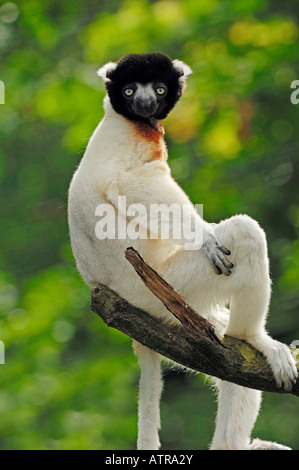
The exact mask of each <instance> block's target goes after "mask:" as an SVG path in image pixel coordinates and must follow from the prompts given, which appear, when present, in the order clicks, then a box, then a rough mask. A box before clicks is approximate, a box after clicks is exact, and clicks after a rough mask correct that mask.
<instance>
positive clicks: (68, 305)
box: [0, 0, 299, 449]
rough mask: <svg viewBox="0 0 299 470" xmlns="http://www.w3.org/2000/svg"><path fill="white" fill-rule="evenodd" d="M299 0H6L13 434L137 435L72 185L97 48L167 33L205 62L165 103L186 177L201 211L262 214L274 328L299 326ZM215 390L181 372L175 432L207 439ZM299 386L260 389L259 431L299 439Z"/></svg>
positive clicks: (4, 265) (3, 408) (2, 277)
mask: <svg viewBox="0 0 299 470" xmlns="http://www.w3.org/2000/svg"><path fill="white" fill-rule="evenodd" d="M296 16H298V5H297V3H296V0H288V2H283V1H281V0H274V1H271V2H270V1H269V0H205V1H197V0H182V1H179V0H160V1H149V0H148V1H147V0H138V1H137V0H130V1H128V0H126V1H117V0H112V1H108V0H103V1H98V0H77V1H76V2H74V1H71V0H64V1H63V2H60V1H57V0H45V1H43V2H41V1H38V0H20V1H16V2H14V3H12V2H9V3H1V5H0V80H2V81H3V82H4V84H5V105H1V106H0V139H1V146H0V183H1V196H0V204H1V219H2V224H1V233H0V243H1V251H0V269H1V274H0V311H1V317H0V323H1V330H0V331H1V338H0V339H1V340H2V341H4V343H5V347H6V364H5V365H1V368H0V377H1V379H0V383H1V386H0V448H2V449H134V448H135V439H136V422H137V418H136V396H137V391H136V385H137V381H138V367H137V364H136V360H135V358H134V356H133V353H132V348H131V341H130V340H129V338H127V337H125V336H124V335H122V334H121V333H118V332H116V331H110V330H109V329H108V328H107V327H106V326H105V325H103V324H102V322H101V321H100V320H99V319H98V318H96V316H95V315H94V314H92V313H91V312H90V311H89V289H88V288H87V287H86V286H85V285H83V282H82V281H81V279H80V278H79V276H78V274H77V272H76V270H75V268H74V262H73V259H72V255H71V251H70V246H69V239H68V228H67V220H66V201H67V190H68V185H69V182H70V179H71V177H72V174H73V171H74V169H75V167H76V165H77V164H78V162H79V160H80V158H81V156H82V154H83V151H84V147H85V146H86V143H87V140H88V138H89V137H90V135H91V133H92V132H93V130H94V128H95V126H96V125H97V123H98V121H99V120H100V119H101V117H102V116H103V109H102V100H103V97H104V89H103V86H102V85H101V83H100V82H99V80H98V78H97V76H96V69H97V67H98V66H99V65H101V64H103V63H105V62H106V61H109V60H117V59H119V58H120V57H121V56H123V55H125V54H127V53H130V52H135V53H142V52H151V51H161V52H164V53H166V54H168V55H169V56H171V57H172V58H179V59H181V60H184V61H186V62H187V63H188V64H189V65H190V66H191V67H192V69H193V71H194V75H193V76H191V77H190V79H189V82H188V88H187V90H186V92H185V96H184V98H183V99H182V100H181V101H180V103H179V104H178V106H177V108H176V109H175V110H174V111H173V113H172V114H171V115H170V116H169V117H168V118H167V119H166V121H165V128H166V136H167V143H168V147H169V153H170V166H171V168H172V172H173V175H174V177H175V178H176V179H177V180H178V182H179V183H180V184H181V185H182V186H183V187H184V189H185V190H186V192H187V193H188V194H189V196H190V197H191V199H192V200H193V202H194V203H203V204H204V216H205V218H206V219H207V220H209V221H214V222H217V221H219V220H220V219H221V218H225V217H229V216H231V215H233V214H235V213H247V214H249V215H251V216H252V217H254V218H255V219H257V220H258V221H259V222H260V224H261V225H262V226H263V227H264V229H265V230H266V233H267V236H268V241H269V252H270V258H271V266H272V277H273V281H274V284H273V291H274V292H273V300H272V305H271V317H270V320H269V330H270V332H271V333H272V335H274V336H275V337H277V338H279V339H281V340H283V341H285V342H288V343H290V342H291V341H292V340H294V339H299V326H298V313H297V311H298V304H299V291H298V278H299V242H298V240H297V238H298V231H299V199H298V171H299V159H298V152H299V141H298V139H297V132H298V125H299V113H298V106H294V105H292V104H291V102H290V94H291V90H290V84H291V82H292V81H293V80H294V79H299V66H298V37H299V27H298V23H297V21H296ZM215 411H216V405H215V398H214V396H213V395H212V394H211V392H210V390H209V389H208V388H207V387H204V386H203V383H202V381H201V379H200V376H191V377H188V376H187V377H184V378H183V379H182V377H181V376H175V375H174V376H173V375H170V376H169V378H168V380H166V389H165V393H164V400H163V405H162V421H163V426H162V436H161V437H162V443H163V446H162V448H164V449H166V448H168V449H196V448H197V449H198V448H200V449H203V448H207V446H208V443H209V442H210V440H211V437H212V432H213V422H214V416H215ZM298 431H299V429H298V404H297V403H296V399H295V397H292V396H278V395H273V394H272V395H270V394H265V397H264V407H263V412H262V414H261V416H260V417H259V419H258V421H257V424H256V427H255V431H254V435H258V436H259V437H261V438H265V439H270V440H271V439H272V440H277V441H279V442H282V443H285V444H287V445H291V446H293V447H294V448H295V449H298V448H299V432H298Z"/></svg>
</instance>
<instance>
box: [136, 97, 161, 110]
mask: <svg viewBox="0 0 299 470" xmlns="http://www.w3.org/2000/svg"><path fill="white" fill-rule="evenodd" d="M156 106H157V103H156V100H155V99H153V98H147V99H144V98H143V99H138V100H136V110H137V112H140V113H153V112H154V111H155V110H156Z"/></svg>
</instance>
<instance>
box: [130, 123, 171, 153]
mask: <svg viewBox="0 0 299 470" xmlns="http://www.w3.org/2000/svg"><path fill="white" fill-rule="evenodd" d="M133 126H134V132H135V134H136V138H137V139H142V140H143V141H145V142H147V143H148V144H149V145H150V154H151V159H152V160H161V159H162V158H163V155H164V149H165V144H164V129H163V126H162V125H161V124H159V127H158V130H157V129H154V128H153V127H152V126H150V125H149V124H146V123H145V122H134V124H133Z"/></svg>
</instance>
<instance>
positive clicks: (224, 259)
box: [218, 253, 234, 269]
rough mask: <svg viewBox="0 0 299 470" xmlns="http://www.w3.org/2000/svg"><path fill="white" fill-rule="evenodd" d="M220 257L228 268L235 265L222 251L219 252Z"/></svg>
mask: <svg viewBox="0 0 299 470" xmlns="http://www.w3.org/2000/svg"><path fill="white" fill-rule="evenodd" d="M218 257H219V259H220V260H221V261H222V263H223V264H224V266H225V267H226V268H227V269H232V268H233V267H234V265H233V263H231V262H230V261H228V259H226V258H225V256H224V255H223V254H222V253H218Z"/></svg>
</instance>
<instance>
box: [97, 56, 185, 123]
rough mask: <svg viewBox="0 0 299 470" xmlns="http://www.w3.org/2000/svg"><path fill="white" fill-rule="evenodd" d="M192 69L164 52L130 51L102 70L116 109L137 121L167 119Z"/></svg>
mask: <svg viewBox="0 0 299 470" xmlns="http://www.w3.org/2000/svg"><path fill="white" fill-rule="evenodd" d="M182 67H183V68H182ZM184 67H185V70H184ZM190 73H191V69H189V67H188V66H186V65H185V64H183V62H180V61H173V62H172V61H171V59H169V57H167V56H166V55H164V54H161V53H153V54H129V55H127V56H125V57H123V58H122V59H120V60H119V61H118V62H117V63H109V64H106V66H103V67H102V69H100V71H99V75H101V76H102V77H103V79H104V81H105V84H106V89H107V92H108V95H109V98H110V102H111V104H112V106H113V108H114V109H115V111H116V112H117V113H119V114H122V115H123V116H125V117H127V118H129V119H132V120H136V121H148V120H149V118H155V119H164V118H165V117H166V116H167V114H168V113H169V111H170V110H171V109H172V108H173V107H174V105H175V104H176V102H177V101H178V99H179V98H180V97H181V95H182V92H183V88H184V82H185V78H184V75H185V77H186V76H187V75H188V74H190Z"/></svg>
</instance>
